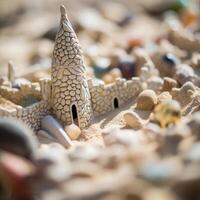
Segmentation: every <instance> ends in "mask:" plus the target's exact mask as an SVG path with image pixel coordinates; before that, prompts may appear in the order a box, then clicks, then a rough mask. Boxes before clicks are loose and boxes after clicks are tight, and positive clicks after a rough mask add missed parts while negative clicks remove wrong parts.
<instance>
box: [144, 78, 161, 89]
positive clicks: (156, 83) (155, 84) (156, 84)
mask: <svg viewBox="0 0 200 200" xmlns="http://www.w3.org/2000/svg"><path fill="white" fill-rule="evenodd" d="M162 85H163V79H162V78H160V77H159V76H153V77H151V78H149V79H148V80H147V88H148V89H149V90H154V91H155V92H158V91H159V90H161V88H162Z"/></svg>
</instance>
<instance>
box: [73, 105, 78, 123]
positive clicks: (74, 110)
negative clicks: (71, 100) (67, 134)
mask: <svg viewBox="0 0 200 200" xmlns="http://www.w3.org/2000/svg"><path fill="white" fill-rule="evenodd" d="M72 118H73V122H74V123H75V124H78V113H77V109H76V106H75V105H72Z"/></svg>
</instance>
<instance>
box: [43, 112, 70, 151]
mask: <svg viewBox="0 0 200 200" xmlns="http://www.w3.org/2000/svg"><path fill="white" fill-rule="evenodd" d="M41 128H42V129H43V130H45V131H47V132H49V133H50V134H51V135H52V136H54V137H55V138H56V139H57V140H58V141H59V142H60V143H61V144H62V145H63V146H65V147H66V148H69V147H70V146H71V145H72V142H71V140H70V138H69V137H68V135H67V134H66V133H65V131H64V129H63V127H62V126H61V125H60V123H58V121H56V120H55V119H54V118H53V117H52V116H51V115H47V116H45V117H44V118H43V119H42V121H41Z"/></svg>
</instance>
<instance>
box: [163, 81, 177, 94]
mask: <svg viewBox="0 0 200 200" xmlns="http://www.w3.org/2000/svg"><path fill="white" fill-rule="evenodd" d="M176 86H177V82H176V80H175V79H172V78H169V77H164V82H163V87H162V91H169V92H170V91H171V89H172V88H173V87H176Z"/></svg>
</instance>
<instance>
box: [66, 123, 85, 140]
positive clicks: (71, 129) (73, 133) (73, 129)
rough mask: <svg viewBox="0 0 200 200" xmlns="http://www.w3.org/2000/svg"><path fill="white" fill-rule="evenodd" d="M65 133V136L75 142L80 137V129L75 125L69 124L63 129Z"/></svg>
mask: <svg viewBox="0 0 200 200" xmlns="http://www.w3.org/2000/svg"><path fill="white" fill-rule="evenodd" d="M65 132H66V133H67V135H68V136H69V137H70V138H71V139H72V140H76V139H78V138H79V136H80V135H81V129H80V128H79V127H78V126H77V125H75V124H71V125H69V126H66V127H65Z"/></svg>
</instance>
